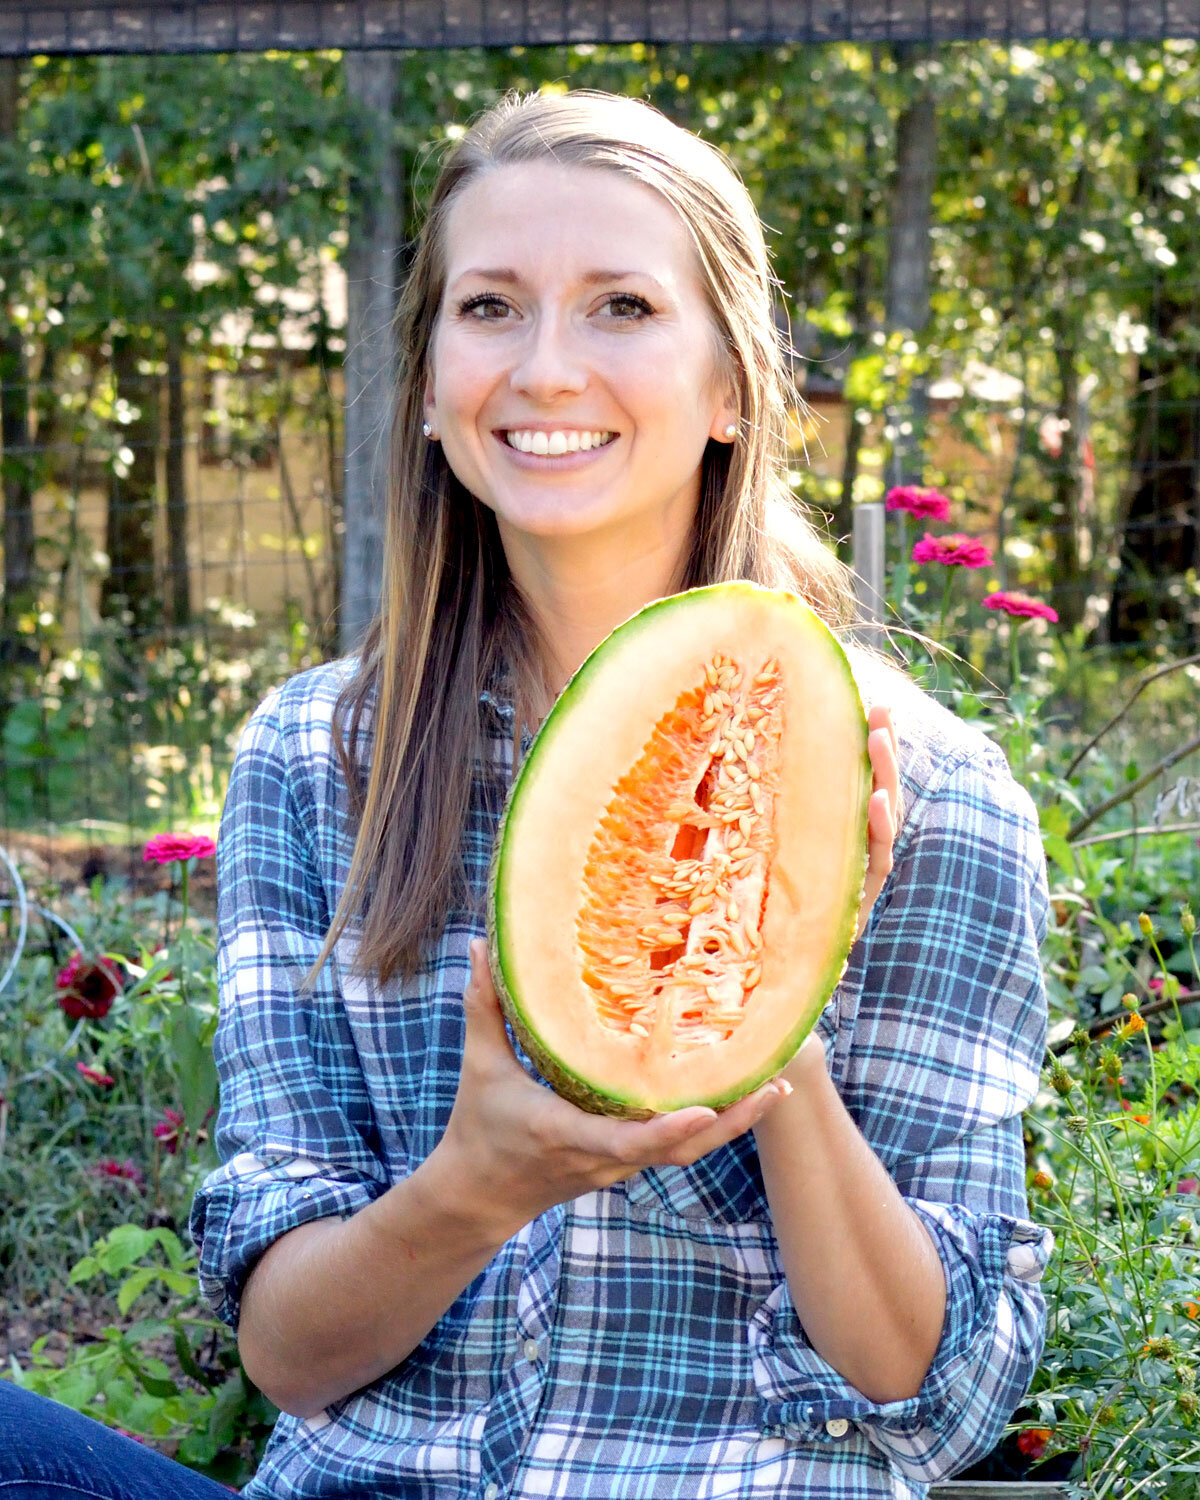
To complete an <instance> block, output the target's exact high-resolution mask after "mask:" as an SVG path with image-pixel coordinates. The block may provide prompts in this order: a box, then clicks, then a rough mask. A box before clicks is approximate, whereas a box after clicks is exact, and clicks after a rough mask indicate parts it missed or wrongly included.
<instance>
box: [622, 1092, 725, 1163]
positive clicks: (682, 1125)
mask: <svg viewBox="0 0 1200 1500" xmlns="http://www.w3.org/2000/svg"><path fill="white" fill-rule="evenodd" d="M719 1118H720V1116H719V1115H718V1114H717V1112H716V1110H715V1109H707V1108H705V1107H704V1106H703V1105H692V1106H690V1107H689V1108H687V1109H675V1110H671V1111H670V1112H669V1113H668V1114H665V1115H655V1116H654V1118H653V1119H652V1120H645V1121H633V1120H629V1121H619V1122H617V1123H615V1125H614V1126H613V1129H612V1134H611V1136H610V1138H609V1140H608V1141H607V1142H606V1143H605V1145H606V1149H607V1150H608V1152H609V1153H610V1154H611V1155H612V1156H613V1157H614V1159H615V1160H617V1161H621V1162H627V1163H629V1164H630V1165H632V1166H643V1165H652V1164H653V1163H655V1162H662V1161H667V1160H669V1159H670V1157H671V1156H672V1155H673V1153H674V1152H676V1151H679V1150H680V1149H682V1148H683V1147H685V1146H686V1144H687V1143H688V1142H689V1141H691V1140H694V1139H695V1138H697V1137H698V1136H700V1135H701V1134H702V1133H703V1132H704V1131H706V1130H709V1129H711V1128H712V1126H713V1124H714V1123H715V1122H716V1121H717V1120H718V1119H719ZM697 1154H699V1153H697Z"/></svg>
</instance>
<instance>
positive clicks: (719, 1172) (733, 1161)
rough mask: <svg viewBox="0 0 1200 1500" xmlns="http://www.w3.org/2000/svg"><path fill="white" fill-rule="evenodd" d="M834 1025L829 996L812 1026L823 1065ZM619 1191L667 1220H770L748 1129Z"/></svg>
mask: <svg viewBox="0 0 1200 1500" xmlns="http://www.w3.org/2000/svg"><path fill="white" fill-rule="evenodd" d="M838 1021H839V996H838V995H837V994H835V995H834V997H833V999H831V1000H830V1002H829V1004H828V1005H827V1006H826V1007H825V1009H824V1011H822V1013H821V1015H820V1016H819V1017H818V1019H817V1025H816V1031H817V1033H818V1035H819V1036H820V1037H821V1040H822V1042H823V1043H824V1046H825V1056H826V1060H827V1062H829V1061H831V1060H832V1054H833V1048H834V1043H835V1040H836V1037H837V1033H838ZM619 1186H621V1187H622V1188H623V1191H624V1194H625V1198H626V1201H627V1202H628V1204H629V1207H630V1209H631V1210H632V1211H633V1212H634V1213H635V1214H638V1215H667V1216H669V1217H673V1218H678V1219H686V1220H689V1221H692V1222H693V1223H697V1222H701V1221H706V1222H708V1223H710V1224H769V1223H770V1221H771V1210H770V1205H769V1204H768V1203H767V1195H766V1190H765V1188H764V1187H763V1180H762V1170H761V1168H760V1167H759V1164H758V1151H757V1149H756V1147H755V1144H754V1132H753V1131H751V1130H747V1131H746V1132H745V1133H744V1134H742V1135H740V1136H737V1137H736V1138H735V1139H734V1140H732V1141H729V1142H728V1143H727V1144H726V1145H724V1146H719V1147H718V1148H717V1149H716V1150H715V1151H710V1152H709V1153H708V1155H707V1156H702V1157H700V1159H699V1160H698V1161H695V1162H693V1163H692V1164H691V1166H688V1167H648V1168H646V1169H645V1170H644V1171H641V1172H639V1173H638V1174H637V1175H636V1177H630V1178H627V1179H626V1180H625V1182H624V1183H623V1184H620V1185H619Z"/></svg>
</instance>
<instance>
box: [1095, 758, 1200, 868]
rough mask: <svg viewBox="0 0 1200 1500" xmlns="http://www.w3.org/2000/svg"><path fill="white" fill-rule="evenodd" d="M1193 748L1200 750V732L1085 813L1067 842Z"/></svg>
mask: <svg viewBox="0 0 1200 1500" xmlns="http://www.w3.org/2000/svg"><path fill="white" fill-rule="evenodd" d="M1193 750H1200V734H1198V735H1196V736H1195V737H1194V738H1193V739H1190V740H1188V742H1187V744H1186V745H1180V746H1179V747H1178V748H1177V749H1175V750H1172V751H1171V753H1170V754H1169V755H1164V756H1163V758H1162V760H1160V761H1159V763H1158V764H1157V765H1156V766H1151V767H1150V769H1149V770H1148V771H1147V772H1145V774H1144V775H1141V776H1139V777H1138V779H1137V780H1136V781H1131V782H1130V784H1129V785H1128V786H1127V787H1126V788H1125V790H1124V791H1121V792H1116V793H1114V794H1113V796H1111V797H1109V798H1108V800H1107V801H1106V802H1102V803H1101V804H1100V806H1099V807H1094V808H1093V809H1092V810H1091V812H1090V813H1085V814H1084V815H1083V817H1082V818H1080V819H1079V821H1078V822H1077V823H1075V824H1074V825H1073V826H1072V827H1071V828H1069V829H1068V830H1067V842H1068V843H1069V844H1073V843H1074V842H1075V840H1076V839H1077V838H1078V837H1079V835H1080V834H1081V833H1082V832H1083V830H1084V829H1085V828H1090V827H1091V826H1092V824H1093V823H1094V822H1095V821H1096V820H1097V818H1102V817H1103V816H1104V814H1105V813H1106V812H1111V811H1112V809H1113V808H1114V807H1120V805H1121V803H1122V802H1128V801H1129V799H1130V797H1136V796H1137V794H1138V793H1139V792H1140V791H1141V790H1142V789H1143V788H1144V787H1147V786H1149V785H1150V783H1151V782H1152V781H1153V780H1154V778H1155V777H1156V776H1161V775H1162V774H1163V772H1164V771H1169V770H1170V769H1171V767H1172V766H1173V765H1174V764H1175V763H1176V761H1180V760H1182V759H1183V758H1184V756H1185V755H1191V753H1192V751H1193Z"/></svg>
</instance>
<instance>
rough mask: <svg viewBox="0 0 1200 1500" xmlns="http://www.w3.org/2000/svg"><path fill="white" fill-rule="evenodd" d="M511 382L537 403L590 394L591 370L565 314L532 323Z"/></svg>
mask: <svg viewBox="0 0 1200 1500" xmlns="http://www.w3.org/2000/svg"><path fill="white" fill-rule="evenodd" d="M510 379H511V383H512V388H513V390H514V391H519V392H520V393H521V394H522V395H523V396H528V397H529V398H530V399H531V400H534V401H545V402H549V401H553V400H554V399H555V397H557V396H564V395H578V394H579V393H580V392H581V391H583V390H586V388H587V383H588V372H587V367H586V365H585V364H584V362H583V358H582V353H581V351H580V349H579V347H578V345H577V343H576V341H575V339H574V338H573V336H572V332H571V328H570V324H569V319H568V318H567V316H566V315H565V314H562V313H559V312H556V311H546V312H543V313H540V314H539V315H538V316H537V317H536V318H534V319H532V320H531V322H530V324H529V327H528V331H527V332H526V334H525V337H524V338H523V339H522V340H521V344H520V351H519V353H518V355H517V359H516V363H515V364H514V365H513V370H512V375H511V377H510Z"/></svg>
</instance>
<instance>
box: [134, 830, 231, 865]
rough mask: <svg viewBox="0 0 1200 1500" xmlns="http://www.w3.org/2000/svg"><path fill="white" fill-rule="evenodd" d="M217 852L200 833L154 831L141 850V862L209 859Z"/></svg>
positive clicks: (211, 842)
mask: <svg viewBox="0 0 1200 1500" xmlns="http://www.w3.org/2000/svg"><path fill="white" fill-rule="evenodd" d="M216 852H217V846H216V844H214V843H213V841H212V839H210V838H206V837H205V835H204V834H202V833H156V834H155V835H154V837H153V838H152V839H150V840H149V842H148V843H147V844H146V847H145V848H144V849H143V850H142V863H143V864H147V865H173V864H178V863H180V862H181V861H183V860H185V859H210V858H211V857H212V856H213V855H214V854H215V853H216Z"/></svg>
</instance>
